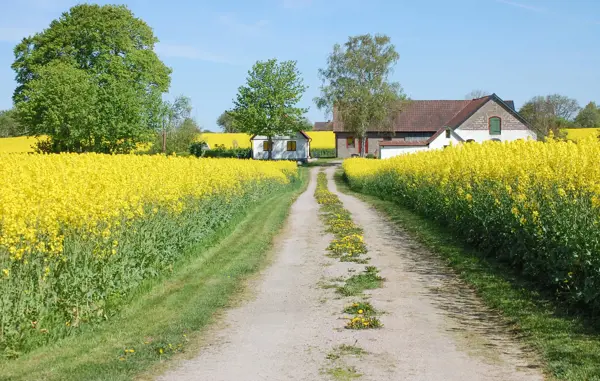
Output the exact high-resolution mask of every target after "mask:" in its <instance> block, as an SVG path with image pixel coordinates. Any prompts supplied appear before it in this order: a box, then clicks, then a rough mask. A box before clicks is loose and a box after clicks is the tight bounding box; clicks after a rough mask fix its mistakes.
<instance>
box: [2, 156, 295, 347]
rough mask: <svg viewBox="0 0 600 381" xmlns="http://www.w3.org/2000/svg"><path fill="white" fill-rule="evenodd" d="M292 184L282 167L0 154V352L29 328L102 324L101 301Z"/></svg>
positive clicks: (291, 171) (290, 166) (289, 170)
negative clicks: (44, 323)
mask: <svg viewBox="0 0 600 381" xmlns="http://www.w3.org/2000/svg"><path fill="white" fill-rule="evenodd" d="M296 173H297V168H296V164H295V163H293V162H287V161H285V162H284V161H277V162H265V161H251V160H237V159H196V158H178V157H164V156H148V155H139V156H138V155H117V156H111V155H101V154H60V155H40V154H0V178H1V179H2V186H1V187H0V310H1V311H2V313H1V314H0V350H2V349H3V348H6V347H8V348H19V346H20V345H24V344H23V341H24V340H25V341H26V338H27V337H28V336H29V335H30V334H34V333H35V332H34V331H32V330H31V321H43V319H50V320H53V321H55V320H56V319H59V320H62V322H63V323H62V325H61V326H65V324H66V326H72V325H76V324H77V322H79V321H86V320H93V318H94V316H102V314H101V313H100V312H99V310H100V311H101V310H103V307H102V305H103V300H105V299H106V298H109V297H110V296H111V295H114V294H118V295H124V294H125V293H126V292H127V290H129V289H131V288H133V287H135V285H136V284H138V283H139V282H140V280H142V279H144V278H147V277H152V276H156V275H157V274H160V273H161V272H164V271H168V269H169V268H170V266H171V264H172V263H174V262H175V261H176V260H177V259H178V257H179V256H180V255H181V252H182V250H183V249H184V248H185V247H187V246H189V244H191V243H193V242H197V241H199V240H201V239H203V238H205V237H207V236H208V235H209V234H211V232H213V231H215V229H217V228H218V227H220V226H223V225H225V224H227V222H228V221H229V220H230V219H231V217H232V216H233V215H235V213H236V212H237V211H239V210H242V209H243V208H245V207H247V206H248V205H250V204H251V203H253V202H254V201H255V200H258V199H260V198H262V197H264V195H265V194H269V193H271V192H273V191H276V190H278V189H282V188H283V187H285V186H287V185H286V184H288V183H289V182H290V181H291V180H293V179H295V176H296ZM98 314H100V315H98ZM55 315H57V316H58V317H57V316H55ZM51 316H53V317H52V318H50V317H51ZM44 328H48V327H44Z"/></svg>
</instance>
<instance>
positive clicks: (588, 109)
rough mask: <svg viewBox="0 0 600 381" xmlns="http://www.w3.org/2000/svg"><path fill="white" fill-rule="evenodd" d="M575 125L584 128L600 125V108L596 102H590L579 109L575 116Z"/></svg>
mask: <svg viewBox="0 0 600 381" xmlns="http://www.w3.org/2000/svg"><path fill="white" fill-rule="evenodd" d="M575 125H577V126H578V127H584V128H592V127H600V108H598V106H596V103H595V102H590V103H588V104H587V105H586V106H585V107H584V108H582V109H581V111H579V114H577V116H576V117H575Z"/></svg>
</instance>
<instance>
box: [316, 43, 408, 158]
mask: <svg viewBox="0 0 600 381" xmlns="http://www.w3.org/2000/svg"><path fill="white" fill-rule="evenodd" d="M398 59H399V55H398V53H397V52H396V49H395V47H394V45H393V44H392V43H391V42H390V38H389V37H388V36H385V35H375V36H372V35H370V34H366V35H360V36H355V37H350V38H349V39H348V41H347V42H346V43H345V44H344V45H343V46H341V45H339V44H336V45H334V47H333V52H332V53H331V54H330V56H329V58H328V60H327V68H325V69H320V70H319V75H320V77H321V79H322V81H323V85H322V86H321V96H320V97H317V98H315V102H316V104H317V106H318V107H319V108H320V109H326V110H327V111H328V112H332V111H333V109H334V108H335V111H336V114H337V116H336V117H339V120H340V121H341V122H342V123H343V125H344V129H345V130H346V131H351V132H353V133H354V134H355V135H356V136H357V137H358V138H360V139H361V144H362V149H361V154H364V152H365V143H366V139H365V137H366V134H367V130H368V129H369V128H373V127H377V128H378V129H380V130H385V129H387V128H389V127H390V126H391V124H392V121H393V118H394V116H395V115H397V114H398V112H399V111H400V110H401V108H402V107H403V105H404V103H405V102H403V101H405V100H406V96H405V95H404V94H403V92H402V88H401V87H400V84H399V83H397V82H393V81H390V79H389V75H390V74H391V72H392V70H393V66H394V65H395V64H396V62H397V61H398Z"/></svg>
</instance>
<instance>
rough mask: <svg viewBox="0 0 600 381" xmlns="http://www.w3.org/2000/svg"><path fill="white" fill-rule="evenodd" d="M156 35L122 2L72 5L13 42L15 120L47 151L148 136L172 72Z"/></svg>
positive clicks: (120, 148) (105, 147)
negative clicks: (42, 138)
mask: <svg viewBox="0 0 600 381" xmlns="http://www.w3.org/2000/svg"><path fill="white" fill-rule="evenodd" d="M157 41H158V40H157V39H156V37H155V36H154V34H153V32H152V29H151V28H150V27H149V26H148V25H147V24H146V23H145V22H144V21H142V20H140V19H138V18H135V17H134V15H133V14H132V12H131V11H130V10H129V9H127V8H126V7H125V6H114V5H105V6H100V5H89V4H82V5H77V6H75V7H73V8H71V9H70V10H69V12H65V13H63V14H62V15H61V17H60V18H58V19H57V20H54V21H52V23H51V24H50V26H49V27H48V28H47V29H45V30H44V31H43V32H41V33H37V34H35V35H34V36H31V37H27V38H24V39H23V41H21V43H20V44H18V45H17V46H16V47H15V50H14V52H15V62H14V63H13V65H12V68H13V69H14V70H15V71H16V73H17V75H16V80H17V83H18V87H17V88H16V90H15V92H14V95H13V101H14V102H15V105H16V108H17V111H18V115H19V120H21V121H22V123H23V124H24V125H25V127H26V128H27V130H28V132H29V133H30V134H33V135H48V136H49V138H50V144H49V147H50V149H51V150H53V151H74V152H86V151H96V152H129V151H131V150H132V149H133V148H135V147H136V145H137V143H139V142H146V141H149V140H151V139H152V138H153V130H154V129H158V128H159V127H160V115H161V112H160V111H161V104H162V99H161V95H162V93H163V92H166V91H167V90H168V88H169V84H170V73H171V70H170V69H169V68H168V67H166V66H165V65H164V64H163V63H162V62H161V61H160V60H159V58H158V56H157V55H156V53H155V52H154V50H153V49H154V44H155V43H156V42H157ZM50 99H52V101H50Z"/></svg>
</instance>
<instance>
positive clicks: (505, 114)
mask: <svg viewBox="0 0 600 381" xmlns="http://www.w3.org/2000/svg"><path fill="white" fill-rule="evenodd" d="M333 132H334V133H335V143H336V144H335V145H336V154H337V157H340V158H346V157H350V156H353V155H359V154H360V153H361V147H362V144H361V142H360V140H359V139H357V138H356V137H355V136H354V135H353V134H352V133H351V132H348V131H345V130H344V125H343V123H342V121H341V120H340V119H339V116H338V115H336V113H335V111H334V115H333ZM527 138H532V139H536V134H535V132H533V131H532V130H531V129H530V128H529V125H528V123H527V122H526V121H525V119H523V117H521V116H520V115H519V113H518V112H517V111H516V110H515V106H514V102H513V101H503V100H502V99H500V97H498V96H497V95H496V94H492V95H488V96H485V97H481V98H476V99H471V100H413V101H410V102H409V103H408V104H407V106H406V107H405V108H404V110H402V111H401V112H400V113H399V114H398V115H397V116H396V117H395V118H393V123H392V126H391V127H389V128H383V127H382V128H379V127H378V126H374V127H372V128H370V129H369V130H368V131H367V141H366V142H365V146H366V147H365V154H373V155H374V156H376V157H379V158H382V159H385V158H388V157H392V156H397V155H400V154H404V153H410V152H416V151H423V150H428V149H436V148H443V147H445V146H448V145H450V144H458V143H462V142H482V141H485V140H497V141H509V140H516V139H527Z"/></svg>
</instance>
